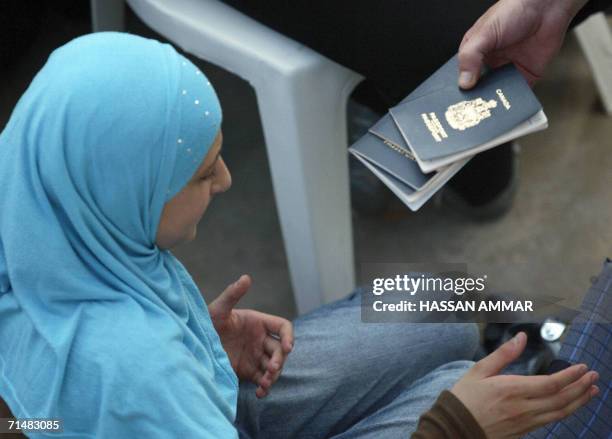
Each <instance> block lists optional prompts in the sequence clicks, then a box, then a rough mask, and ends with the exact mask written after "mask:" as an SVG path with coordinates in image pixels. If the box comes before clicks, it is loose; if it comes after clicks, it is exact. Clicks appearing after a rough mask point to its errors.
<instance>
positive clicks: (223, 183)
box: [213, 158, 232, 193]
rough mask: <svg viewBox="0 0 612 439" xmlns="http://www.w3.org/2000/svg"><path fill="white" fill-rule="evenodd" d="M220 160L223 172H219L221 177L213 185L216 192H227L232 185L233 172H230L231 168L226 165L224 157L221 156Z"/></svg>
mask: <svg viewBox="0 0 612 439" xmlns="http://www.w3.org/2000/svg"><path fill="white" fill-rule="evenodd" d="M219 162H220V163H219V166H220V167H221V172H219V177H218V178H217V181H215V184H214V185H213V191H214V193H222V192H225V191H227V190H228V189H229V188H230V187H231V186H232V174H230V172H229V169H227V166H226V165H225V162H224V161H223V159H221V158H219Z"/></svg>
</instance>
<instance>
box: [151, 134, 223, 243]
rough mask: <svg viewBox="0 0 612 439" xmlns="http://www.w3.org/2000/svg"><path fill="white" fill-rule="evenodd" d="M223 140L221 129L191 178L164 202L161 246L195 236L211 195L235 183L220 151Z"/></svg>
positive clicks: (189, 239) (160, 230) (184, 240)
mask: <svg viewBox="0 0 612 439" xmlns="http://www.w3.org/2000/svg"><path fill="white" fill-rule="evenodd" d="M222 142H223V136H222V134H221V131H219V134H217V137H216V138H215V141H214V142H213V145H212V146H211V148H210V149H209V151H208V154H207V155H206V157H205V158H204V161H203V162H202V164H201V165H200V167H199V168H198V170H197V171H196V172H195V174H194V175H193V177H192V178H191V180H189V182H188V183H187V185H186V186H185V187H184V188H183V190H181V191H180V192H179V193H178V194H176V195H175V196H174V197H173V198H172V199H170V201H168V202H167V203H166V205H165V206H164V210H163V212H162V215H161V219H160V222H159V228H158V229H157V239H156V243H157V246H158V247H159V248H161V249H170V248H172V247H175V246H177V245H178V244H182V243H184V242H189V241H191V240H193V239H194V238H195V236H196V233H197V225H198V223H199V222H200V219H201V218H202V216H203V215H204V212H206V208H207V207H208V204H209V203H210V201H211V199H212V197H213V196H214V195H215V194H218V193H221V192H225V191H226V190H228V189H229V188H230V186H231V185H232V176H231V175H230V173H229V171H228V169H227V167H226V166H225V162H224V161H223V159H222V158H221V155H220V153H221V144H222Z"/></svg>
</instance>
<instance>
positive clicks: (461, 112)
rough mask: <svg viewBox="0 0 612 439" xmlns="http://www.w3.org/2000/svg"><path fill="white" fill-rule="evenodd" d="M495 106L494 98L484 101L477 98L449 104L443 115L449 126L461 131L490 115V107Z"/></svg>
mask: <svg viewBox="0 0 612 439" xmlns="http://www.w3.org/2000/svg"><path fill="white" fill-rule="evenodd" d="M495 107H497V101H496V100H495V99H491V100H490V101H485V100H484V99H482V98H477V99H473V100H471V101H461V102H459V103H457V104H454V105H451V106H450V107H448V109H447V110H446V113H445V114H444V116H445V117H446V121H447V122H448V124H449V125H450V126H451V127H453V128H454V129H456V130H459V131H463V130H465V129H467V128H472V127H474V126H476V125H478V124H479V123H480V122H481V121H483V120H484V119H486V118H488V117H491V109H492V108H495Z"/></svg>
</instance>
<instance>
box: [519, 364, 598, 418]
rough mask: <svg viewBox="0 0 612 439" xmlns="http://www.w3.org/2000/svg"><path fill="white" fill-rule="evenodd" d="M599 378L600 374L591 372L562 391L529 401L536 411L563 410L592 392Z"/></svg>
mask: <svg viewBox="0 0 612 439" xmlns="http://www.w3.org/2000/svg"><path fill="white" fill-rule="evenodd" d="M598 378H599V375H598V374H597V372H589V373H587V374H585V375H583V376H582V378H580V379H579V380H578V381H575V382H573V383H571V384H570V385H568V386H567V387H565V388H564V389H563V390H561V391H560V392H558V393H556V394H554V395H550V396H547V397H544V398H537V399H532V400H530V401H529V404H530V405H533V406H534V411H537V412H539V413H544V412H554V411H557V410H561V409H563V408H564V407H567V406H569V405H571V404H572V403H573V402H575V401H577V400H580V398H582V397H583V396H584V394H585V393H586V394H588V393H590V392H591V390H592V386H593V385H594V384H595V383H596V382H597V379H598Z"/></svg>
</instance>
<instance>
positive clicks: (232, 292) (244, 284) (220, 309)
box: [209, 274, 251, 315]
mask: <svg viewBox="0 0 612 439" xmlns="http://www.w3.org/2000/svg"><path fill="white" fill-rule="evenodd" d="M250 287H251V277H250V276H249V275H247V274H243V275H242V276H240V277H239V278H238V280H237V281H236V282H234V283H233V284H231V285H228V286H227V288H225V290H224V291H223V292H222V293H221V294H220V295H219V297H217V298H216V299H215V300H214V301H213V302H212V303H211V304H210V307H209V309H210V310H211V312H214V313H217V314H221V315H224V314H229V313H230V311H231V310H232V309H233V308H234V307H235V306H236V304H237V303H238V302H239V301H240V299H242V297H243V296H244V295H245V294H246V293H247V291H249V288H250Z"/></svg>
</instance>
